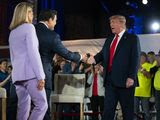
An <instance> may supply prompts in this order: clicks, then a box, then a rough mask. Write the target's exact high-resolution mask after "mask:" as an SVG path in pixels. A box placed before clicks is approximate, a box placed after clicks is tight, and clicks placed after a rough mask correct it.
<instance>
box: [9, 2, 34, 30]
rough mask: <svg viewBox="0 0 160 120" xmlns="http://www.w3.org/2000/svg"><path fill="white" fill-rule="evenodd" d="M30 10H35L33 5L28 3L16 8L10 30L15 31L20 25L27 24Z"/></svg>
mask: <svg viewBox="0 0 160 120" xmlns="http://www.w3.org/2000/svg"><path fill="white" fill-rule="evenodd" d="M29 9H33V5H32V4H31V3H28V2H21V3H19V4H18V5H17V6H16V8H15V9H14V13H13V18H12V21H11V24H10V26H9V29H10V30H13V29H15V28H16V27H18V26H19V25H21V24H23V23H26V22H27V20H26V18H27V16H28V11H29Z"/></svg>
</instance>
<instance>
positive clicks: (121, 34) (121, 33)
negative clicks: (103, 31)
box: [118, 29, 126, 39]
mask: <svg viewBox="0 0 160 120" xmlns="http://www.w3.org/2000/svg"><path fill="white" fill-rule="evenodd" d="M125 31H126V30H125V29H123V30H122V31H121V32H120V33H119V34H118V35H119V39H121V37H122V36H123V34H124V32H125Z"/></svg>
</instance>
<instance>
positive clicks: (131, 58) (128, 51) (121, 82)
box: [94, 32, 140, 88]
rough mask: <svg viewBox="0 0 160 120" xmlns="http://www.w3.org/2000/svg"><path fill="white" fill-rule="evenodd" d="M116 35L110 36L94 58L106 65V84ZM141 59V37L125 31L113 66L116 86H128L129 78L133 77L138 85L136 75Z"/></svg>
mask: <svg viewBox="0 0 160 120" xmlns="http://www.w3.org/2000/svg"><path fill="white" fill-rule="evenodd" d="M113 38H114V35H111V36H109V37H108V38H107V39H106V41H105V43H104V46H103V48H102V50H101V51H100V52H99V53H97V54H96V55H95V56H94V58H95V60H96V63H99V62H102V65H103V67H104V86H105V85H106V82H107V73H108V71H107V65H108V63H109V49H110V44H111V43H112V40H113ZM139 59H140V43H139V39H138V37H137V36H136V35H134V34H129V33H127V32H125V33H124V34H123V36H122V38H121V39H120V41H119V43H118V46H117V48H116V51H115V55H114V58H113V62H112V68H111V72H110V75H111V82H112V84H113V85H114V86H116V87H123V88H125V87H126V80H127V78H132V79H133V80H134V81H135V82H134V83H135V84H134V86H135V85H136V76H137V71H138V66H139Z"/></svg>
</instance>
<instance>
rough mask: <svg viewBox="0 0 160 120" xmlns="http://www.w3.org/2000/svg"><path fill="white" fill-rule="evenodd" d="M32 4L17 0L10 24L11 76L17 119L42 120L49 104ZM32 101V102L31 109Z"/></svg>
mask: <svg viewBox="0 0 160 120" xmlns="http://www.w3.org/2000/svg"><path fill="white" fill-rule="evenodd" d="M32 8H33V6H32V5H31V4H30V3H27V2H21V3H19V4H18V5H17V6H16V8H15V10H14V14H13V18H12V22H11V24H10V30H11V33H10V36H9V48H10V55H11V63H12V65H13V71H12V80H13V83H14V84H15V86H16V93H17V96H18V110H17V120H43V117H44V115H45V113H46V110H47V108H48V106H47V100H46V93H45V89H44V79H45V74H44V71H43V67H42V62H41V59H40V54H39V49H38V39H37V36H36V32H35V28H34V26H33V25H32V20H33V11H32ZM31 101H32V102H33V104H34V107H33V109H32V110H31ZM30 110H31V111H30Z"/></svg>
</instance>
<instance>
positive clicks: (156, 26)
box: [151, 22, 160, 32]
mask: <svg viewBox="0 0 160 120" xmlns="http://www.w3.org/2000/svg"><path fill="white" fill-rule="evenodd" d="M151 28H152V30H153V31H155V32H156V31H158V30H159V29H160V24H159V23H158V22H154V23H152V25H151Z"/></svg>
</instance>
